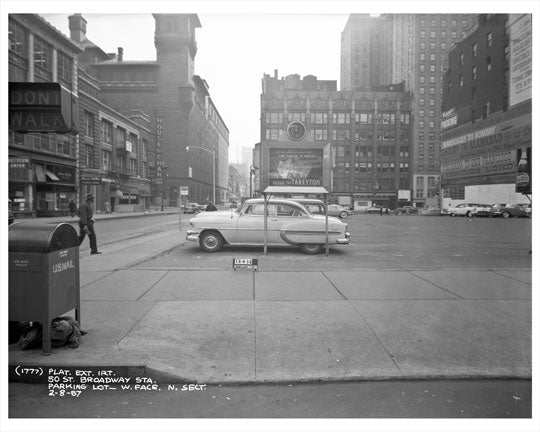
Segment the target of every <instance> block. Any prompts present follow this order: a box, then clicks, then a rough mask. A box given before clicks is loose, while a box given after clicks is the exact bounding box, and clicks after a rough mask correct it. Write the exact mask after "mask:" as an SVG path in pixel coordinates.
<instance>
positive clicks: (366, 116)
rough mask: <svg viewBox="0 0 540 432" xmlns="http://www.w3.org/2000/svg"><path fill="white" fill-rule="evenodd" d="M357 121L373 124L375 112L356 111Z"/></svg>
mask: <svg viewBox="0 0 540 432" xmlns="http://www.w3.org/2000/svg"><path fill="white" fill-rule="evenodd" d="M356 122H357V123H360V124H371V123H373V114H372V113H362V112H361V113H356Z"/></svg>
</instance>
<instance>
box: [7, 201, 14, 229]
mask: <svg viewBox="0 0 540 432" xmlns="http://www.w3.org/2000/svg"><path fill="white" fill-rule="evenodd" d="M13 222H15V217H14V216H13V211H12V210H11V200H10V199H8V225H11V224H12V223H13Z"/></svg>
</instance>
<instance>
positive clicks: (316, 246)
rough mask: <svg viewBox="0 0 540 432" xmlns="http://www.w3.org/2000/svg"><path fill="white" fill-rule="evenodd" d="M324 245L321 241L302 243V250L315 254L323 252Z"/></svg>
mask: <svg viewBox="0 0 540 432" xmlns="http://www.w3.org/2000/svg"><path fill="white" fill-rule="evenodd" d="M322 248H323V245H322V244H320V243H302V244H301V245H300V250H301V251H302V252H304V253H306V254H310V255H314V254H318V253H321V251H322Z"/></svg>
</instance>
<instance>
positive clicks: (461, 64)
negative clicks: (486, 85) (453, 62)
mask: <svg viewBox="0 0 540 432" xmlns="http://www.w3.org/2000/svg"><path fill="white" fill-rule="evenodd" d="M459 65H460V66H463V53H462V52H461V53H459Z"/></svg>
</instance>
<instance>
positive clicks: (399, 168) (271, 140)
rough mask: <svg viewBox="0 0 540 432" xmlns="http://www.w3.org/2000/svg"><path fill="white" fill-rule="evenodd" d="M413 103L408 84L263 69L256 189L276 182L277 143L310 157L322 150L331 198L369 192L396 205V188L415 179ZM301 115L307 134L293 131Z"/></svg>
mask: <svg viewBox="0 0 540 432" xmlns="http://www.w3.org/2000/svg"><path fill="white" fill-rule="evenodd" d="M410 111H411V98H410V95H409V94H408V93H405V92H404V91H403V86H402V85H393V86H386V87H382V88H379V89H377V90H370V91H360V90H358V91H338V90H337V82H336V81H323V80H318V79H317V77H315V76H312V75H308V76H306V77H304V78H303V79H301V78H300V77H299V76H298V75H289V76H287V77H284V78H281V79H279V78H278V77H277V71H275V73H274V76H273V77H271V76H269V75H264V77H263V80H262V95H261V143H260V145H259V146H258V149H257V150H256V152H255V153H254V154H255V155H258V157H259V159H258V160H257V159H256V158H254V164H255V165H256V166H257V167H258V168H259V170H258V172H257V180H258V182H257V186H258V188H257V189H255V191H256V192H257V193H260V192H261V190H264V189H265V188H266V187H267V186H269V185H271V183H272V176H271V166H272V161H271V158H272V151H273V152H274V153H276V152H278V150H275V149H280V150H279V151H281V152H282V153H283V154H285V153H286V151H287V149H296V148H298V149H302V151H303V152H304V157H306V158H307V157H310V158H315V157H316V156H317V155H318V154H320V156H319V157H320V160H321V161H322V162H321V163H322V164H323V168H322V172H323V177H324V179H323V185H324V186H326V188H327V190H328V191H329V192H330V194H331V200H332V201H335V202H340V203H342V204H345V205H350V206H353V205H354V201H360V200H361V201H365V200H369V201H371V202H372V203H374V204H381V205H387V206H391V207H394V208H395V206H396V205H397V190H398V189H408V188H409V187H410V180H411V179H410V173H409V163H410V153H409V143H410V134H411V132H410V122H411V119H410ZM294 122H298V123H299V124H301V125H302V127H304V128H305V136H304V137H303V138H302V139H299V140H295V139H294V138H293V139H291V138H290V134H289V133H288V128H289V126H290V125H291V123H294ZM288 135H289V137H288ZM308 150H309V151H311V152H313V154H308ZM317 152H319V153H317ZM276 157H277V156H276ZM327 163H328V164H327Z"/></svg>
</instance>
